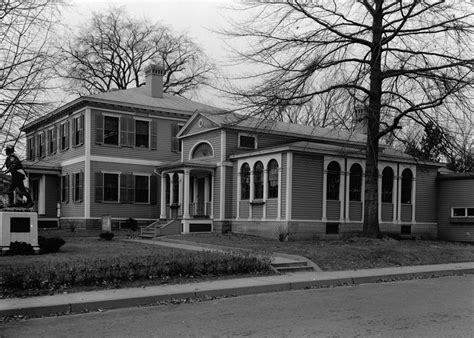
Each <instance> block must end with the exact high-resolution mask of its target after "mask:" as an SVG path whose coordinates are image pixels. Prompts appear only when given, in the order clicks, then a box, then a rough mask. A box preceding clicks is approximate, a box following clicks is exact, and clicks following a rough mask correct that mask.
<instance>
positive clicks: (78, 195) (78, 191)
mask: <svg viewBox="0 0 474 338" xmlns="http://www.w3.org/2000/svg"><path fill="white" fill-rule="evenodd" d="M72 179H73V181H72V189H73V193H72V196H73V201H74V202H82V199H83V195H84V189H83V186H84V183H83V182H84V175H83V173H82V171H81V172H78V173H74V174H73V176H72Z"/></svg>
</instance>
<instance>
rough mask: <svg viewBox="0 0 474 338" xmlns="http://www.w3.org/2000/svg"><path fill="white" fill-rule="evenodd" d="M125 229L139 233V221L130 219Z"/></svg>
mask: <svg viewBox="0 0 474 338" xmlns="http://www.w3.org/2000/svg"><path fill="white" fill-rule="evenodd" d="M125 227H126V228H127V229H130V230H132V231H137V230H138V222H137V220H135V219H133V218H131V217H130V218H128V219H127V221H126V222H125Z"/></svg>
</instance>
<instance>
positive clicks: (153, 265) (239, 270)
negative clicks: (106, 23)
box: [0, 252, 271, 296]
mask: <svg viewBox="0 0 474 338" xmlns="http://www.w3.org/2000/svg"><path fill="white" fill-rule="evenodd" d="M270 271H271V268H270V259H269V258H267V257H257V256H255V255H251V254H247V253H245V254H241V253H226V254H222V253H215V252H196V253H191V252H183V253H173V254H167V255H161V256H156V255H147V256H142V257H126V256H119V257H114V258H110V259H102V258H94V259H87V260H86V259H82V260H76V261H73V262H67V263H64V262H62V263H53V262H52V263H46V264H28V265H25V266H23V267H22V269H19V268H18V267H17V266H6V267H5V268H4V269H2V270H1V271H0V290H3V295H6V294H8V293H14V294H16V295H17V296H18V292H19V291H20V292H23V293H31V292H32V291H34V290H40V291H43V292H50V291H52V290H55V289H65V288H68V287H75V286H94V285H95V286H103V287H109V286H120V284H121V283H123V282H125V281H140V280H142V281H144V280H157V281H163V282H166V281H168V280H170V279H173V278H174V279H182V278H195V277H199V276H206V275H214V276H215V275H233V274H244V273H262V272H264V273H268V272H270Z"/></svg>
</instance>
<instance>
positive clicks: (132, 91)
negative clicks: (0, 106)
mask: <svg viewBox="0 0 474 338" xmlns="http://www.w3.org/2000/svg"><path fill="white" fill-rule="evenodd" d="M90 103H97V104H110V105H114V106H122V107H126V108H139V109H147V110H151V111H156V112H157V113H159V114H163V113H174V114H176V113H179V114H183V115H186V116H191V115H192V114H193V113H194V112H195V111H197V110H215V109H216V108H215V107H213V106H209V105H206V104H202V103H199V102H195V101H192V100H188V99H185V98H183V97H179V96H174V95H170V94H166V93H164V94H163V97H162V98H157V97H151V96H149V95H148V94H147V92H146V88H145V87H144V86H142V87H138V88H129V89H122V90H113V91H109V92H104V93H98V94H94V95H85V96H81V97H79V98H77V99H75V100H73V101H70V102H68V103H66V104H64V105H62V106H61V107H59V108H57V109H55V110H53V111H52V112H50V113H48V114H46V115H44V116H42V117H40V118H38V119H36V120H34V121H32V122H30V123H28V124H27V125H25V126H24V127H23V128H22V130H28V129H31V128H32V127H33V126H35V125H37V124H39V123H41V122H43V121H46V120H49V119H50V118H53V117H55V116H57V115H59V114H61V113H64V112H66V111H68V110H71V109H77V108H79V107H81V106H86V105H88V104H90Z"/></svg>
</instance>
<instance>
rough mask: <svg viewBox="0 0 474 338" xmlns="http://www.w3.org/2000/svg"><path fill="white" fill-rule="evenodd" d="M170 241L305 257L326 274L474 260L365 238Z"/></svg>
mask: <svg viewBox="0 0 474 338" xmlns="http://www.w3.org/2000/svg"><path fill="white" fill-rule="evenodd" d="M170 238H174V239H180V240H186V241H192V242H198V243H207V244H212V245H223V246H230V247H239V248H245V249H250V250H252V251H253V252H257V253H258V252H280V253H286V254H292V255H299V256H303V257H307V258H308V259H310V260H312V261H313V262H315V263H316V264H318V265H319V267H320V268H321V269H323V270H325V271H341V270H357V269H371V268H384V267H394V266H408V265H425V264H441V263H458V262H472V261H474V245H473V244H470V243H455V242H443V241H428V240H395V239H392V238H389V237H386V238H383V239H368V238H367V239H366V238H359V237H354V238H351V239H348V240H344V241H343V240H338V241H295V242H292V241H289V242H280V241H278V240H276V239H266V238H260V237H256V236H249V235H240V234H232V233H229V234H218V233H210V234H187V235H177V236H170Z"/></svg>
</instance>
